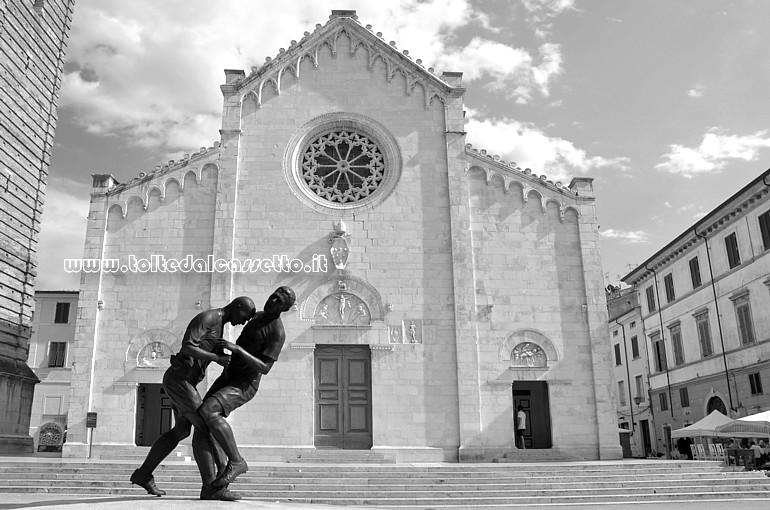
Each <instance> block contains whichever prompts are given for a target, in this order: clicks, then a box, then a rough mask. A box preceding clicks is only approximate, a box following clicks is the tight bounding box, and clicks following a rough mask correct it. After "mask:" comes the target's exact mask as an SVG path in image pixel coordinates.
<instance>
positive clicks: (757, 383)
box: [749, 372, 762, 395]
mask: <svg viewBox="0 0 770 510" xmlns="http://www.w3.org/2000/svg"><path fill="white" fill-rule="evenodd" d="M749 386H751V394H752V395H761V394H762V378H761V377H760V376H759V372H755V373H753V374H749Z"/></svg>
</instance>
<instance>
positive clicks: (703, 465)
mask: <svg viewBox="0 0 770 510" xmlns="http://www.w3.org/2000/svg"><path fill="white" fill-rule="evenodd" d="M136 465H137V464H136V463H135V462H131V463H128V462H120V461H105V460H100V461H90V462H89V461H86V460H72V459H61V460H52V459H39V458H18V459H14V458H4V459H0V493H40V492H44V493H56V494H77V495H94V496H96V495H105V494H109V495H127V496H128V495H131V496H139V495H143V494H144V491H143V489H140V488H137V487H136V486H132V485H131V484H130V483H129V482H128V477H129V476H130V474H131V472H132V470H133V469H134V467H135V466H136ZM155 479H156V482H157V484H158V486H159V487H160V488H162V489H163V490H165V491H166V492H167V494H168V496H170V497H179V496H184V497H192V498H197V496H198V492H199V489H200V478H199V476H198V473H197V470H196V467H195V464H194V463H186V462H168V461H167V462H165V463H164V464H162V465H161V466H160V468H159V469H158V470H157V471H156V473H155ZM231 489H233V490H236V491H237V492H239V493H240V494H241V495H242V496H243V497H244V498H247V499H252V500H262V501H271V502H276V501H281V502H298V503H319V504H329V505H339V506H344V505H376V506H381V507H411V508H421V507H423V508H428V507H432V508H435V507H458V508H459V507H465V508H467V507H472V508H480V507H485V506H531V505H563V504H605V503H654V502H659V501H669V502H670V501H712V500H745V501H743V502H742V503H741V505H743V504H745V505H746V506H744V507H743V508H749V507H763V506H766V505H767V503H762V502H761V501H766V502H770V478H768V477H767V476H765V474H764V472H759V471H750V472H745V471H728V470H726V468H724V467H723V466H722V464H721V463H719V462H694V461H689V462H688V461H665V460H649V461H646V460H639V461H632V460H627V461H617V462H569V463H542V464H535V463H524V464H516V463H504V464H494V463H489V464H443V463H425V464H378V463H362V464H332V463H329V462H324V463H323V464H318V463H307V462H306V463H274V464H253V465H252V466H251V469H250V471H249V472H248V473H246V474H244V475H242V476H240V477H239V478H238V480H237V481H236V482H235V483H234V484H232V486H231ZM149 497H150V496H148V498H149ZM739 506H740V505H739Z"/></svg>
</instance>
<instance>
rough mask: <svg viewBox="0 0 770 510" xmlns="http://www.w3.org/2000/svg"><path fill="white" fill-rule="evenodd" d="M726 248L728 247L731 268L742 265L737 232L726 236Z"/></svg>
mask: <svg viewBox="0 0 770 510" xmlns="http://www.w3.org/2000/svg"><path fill="white" fill-rule="evenodd" d="M725 248H726V249H727V262H728V263H729V264H730V269H732V268H734V267H737V266H740V265H741V254H740V252H739V251H738V238H737V237H736V235H735V232H733V233H732V234H730V235H729V236H727V237H725Z"/></svg>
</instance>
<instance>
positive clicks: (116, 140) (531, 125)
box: [37, 0, 770, 290]
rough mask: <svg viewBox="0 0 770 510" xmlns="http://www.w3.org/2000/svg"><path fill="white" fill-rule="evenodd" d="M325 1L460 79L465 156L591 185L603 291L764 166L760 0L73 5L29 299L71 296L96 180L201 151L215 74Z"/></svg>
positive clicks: (766, 37) (766, 126)
mask: <svg viewBox="0 0 770 510" xmlns="http://www.w3.org/2000/svg"><path fill="white" fill-rule="evenodd" d="M277 5H280V7H277ZM332 9H353V10H356V11H357V15H358V20H359V21H360V22H361V23H362V24H363V25H366V24H370V25H372V27H373V28H372V30H373V31H374V32H382V34H383V38H384V39H385V40H386V41H395V42H396V45H397V47H398V48H399V49H406V50H408V51H409V53H410V56H411V57H412V58H414V59H415V60H416V59H418V58H419V59H422V61H423V63H424V65H426V67H434V68H435V69H436V73H437V74H440V73H441V72H442V71H461V72H463V86H465V87H466V88H467V92H466V93H465V109H466V111H467V116H466V131H467V133H468V134H467V142H468V143H471V144H472V145H473V146H474V147H475V148H478V149H486V150H487V151H488V153H489V154H496V155H499V156H500V157H501V158H502V159H503V160H505V161H513V162H516V163H517V164H518V165H519V166H520V167H521V168H531V169H532V170H533V172H534V173H536V174H538V175H541V174H545V175H547V176H548V177H549V179H552V180H554V181H562V182H564V183H565V184H568V183H569V182H570V180H571V179H572V177H580V176H587V177H592V178H594V179H595V180H594V187H595V192H596V196H597V199H596V209H597V215H598V220H599V226H600V233H601V251H602V259H603V262H604V271H605V280H606V283H612V284H614V285H617V284H619V283H620V279H621V278H622V277H623V276H625V275H626V274H627V273H628V272H629V271H630V270H631V269H633V268H634V267H636V266H637V265H638V264H641V263H643V262H644V261H645V260H646V259H647V258H649V257H650V256H651V255H653V254H654V253H655V252H657V251H658V250H659V249H660V248H662V247H663V246H665V245H666V244H667V243H668V242H669V241H670V240H672V239H673V238H674V237H676V236H677V235H679V234H680V233H682V232H683V231H684V230H686V229H688V228H689V227H690V226H691V225H693V224H694V223H695V222H696V221H697V220H698V219H700V218H701V217H703V216H704V215H705V214H706V213H708V212H709V211H710V210H712V209H713V208H714V207H716V206H717V205H719V204H720V203H722V202H723V201H724V200H726V199H727V198H728V197H729V196H731V195H732V194H733V193H735V192H736V191H738V190H739V189H741V188H742V187H743V186H745V185H746V184H747V183H748V182H749V181H751V180H752V179H754V178H755V177H757V176H758V175H760V174H761V173H762V172H763V171H764V170H766V169H768V168H769V167H770V123H769V122H768V120H770V101H768V100H767V94H768V90H770V59H768V57H767V48H770V31H768V30H766V22H767V20H768V19H770V2H766V1H763V0H754V1H752V0H744V1H735V2H729V1H724V0H688V1H684V0H646V1H638V0H393V1H390V2H372V1H371V0H368V1H364V0H345V1H343V0H337V1H336V2H334V3H325V2H323V1H319V0H312V1H311V0H288V1H285V2H282V3H280V4H278V3H276V2H274V1H272V0H271V1H266V0H218V1H216V2H212V1H210V0H163V1H157V0H131V1H130V2H126V1H124V0H78V1H77V2H76V4H75V14H74V19H73V25H72V31H71V33H70V39H69V41H68V46H67V60H66V64H65V69H64V75H63V82H62V90H61V94H60V98H59V110H58V112H59V118H58V125H57V131H56V137H55V140H54V148H53V152H52V158H51V166H50V175H49V181H48V187H47V189H46V199H45V208H44V213H43V221H42V227H41V228H42V230H41V235H40V244H39V246H38V256H39V267H38V280H37V288H38V290H60V289H77V288H78V286H79V278H78V276H77V275H74V274H69V273H66V272H64V270H63V259H65V258H80V257H82V256H83V245H84V239H85V227H86V215H87V214H88V203H89V199H90V192H91V184H92V178H91V175H92V174H112V175H113V176H115V178H116V179H117V180H118V181H119V182H125V181H128V180H130V179H131V178H133V177H137V176H138V175H139V173H140V172H150V171H152V170H154V169H155V167H156V166H158V165H163V164H164V163H166V162H167V161H169V160H178V159H181V158H182V156H183V155H184V154H185V153H187V154H192V153H194V152H197V151H198V150H199V148H200V147H203V146H206V147H210V146H212V144H213V143H214V142H215V141H218V140H219V129H220V127H221V126H220V123H221V109H222V95H221V92H220V90H219V86H220V85H221V84H222V83H224V72H223V70H224V69H244V70H246V74H248V73H249V72H250V69H251V68H252V67H254V66H260V65H262V64H263V63H264V62H265V57H275V56H276V55H277V54H278V50H279V48H287V47H288V46H289V44H290V41H291V40H299V39H301V38H302V36H303V33H304V32H305V31H308V32H312V31H313V30H314V28H315V26H316V24H322V25H323V24H325V23H326V21H327V20H328V19H329V14H330V13H331V10H332Z"/></svg>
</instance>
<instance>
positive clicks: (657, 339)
mask: <svg viewBox="0 0 770 510" xmlns="http://www.w3.org/2000/svg"><path fill="white" fill-rule="evenodd" d="M651 340H652V346H653V352H655V371H656V372H663V371H664V370H666V368H668V364H667V363H666V344H665V342H664V340H663V338H661V336H660V334H659V333H656V334H655V335H653V336H652V337H651Z"/></svg>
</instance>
